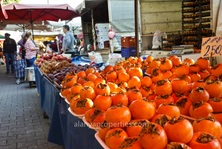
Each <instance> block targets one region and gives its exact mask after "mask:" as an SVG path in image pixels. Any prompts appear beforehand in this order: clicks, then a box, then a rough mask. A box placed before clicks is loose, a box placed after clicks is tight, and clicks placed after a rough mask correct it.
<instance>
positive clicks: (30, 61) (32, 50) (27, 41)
mask: <svg viewBox="0 0 222 149" xmlns="http://www.w3.org/2000/svg"><path fill="white" fill-rule="evenodd" d="M23 44H24V48H25V53H26V54H25V58H26V63H27V67H32V66H33V65H34V61H35V59H36V54H37V50H38V49H39V48H38V47H37V46H36V44H35V42H34V41H33V39H32V36H31V32H27V33H26V35H25V37H24V39H23Z"/></svg>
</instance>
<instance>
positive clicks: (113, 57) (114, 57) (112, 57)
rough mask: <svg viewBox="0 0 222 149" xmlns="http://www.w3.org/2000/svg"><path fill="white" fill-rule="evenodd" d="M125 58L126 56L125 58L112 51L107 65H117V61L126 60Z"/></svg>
mask: <svg viewBox="0 0 222 149" xmlns="http://www.w3.org/2000/svg"><path fill="white" fill-rule="evenodd" d="M124 60H125V58H123V57H122V56H121V54H117V53H112V54H109V59H108V61H107V62H106V64H105V65H115V64H116V63H118V62H121V61H124Z"/></svg>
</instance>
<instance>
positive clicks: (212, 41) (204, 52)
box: [201, 37, 222, 57]
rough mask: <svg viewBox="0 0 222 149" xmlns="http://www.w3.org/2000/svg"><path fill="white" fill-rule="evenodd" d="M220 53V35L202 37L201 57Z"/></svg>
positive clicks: (221, 47) (221, 49)
mask: <svg viewBox="0 0 222 149" xmlns="http://www.w3.org/2000/svg"><path fill="white" fill-rule="evenodd" d="M211 54H212V56H214V57H215V56H221V55H222V37H208V38H203V39H202V47H201V57H209V56H211Z"/></svg>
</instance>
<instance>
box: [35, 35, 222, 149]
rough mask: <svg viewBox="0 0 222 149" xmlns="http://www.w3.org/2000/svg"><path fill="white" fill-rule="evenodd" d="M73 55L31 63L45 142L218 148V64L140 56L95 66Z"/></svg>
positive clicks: (84, 146) (221, 132) (84, 147)
mask: <svg viewBox="0 0 222 149" xmlns="http://www.w3.org/2000/svg"><path fill="white" fill-rule="evenodd" d="M211 40H214V38H212V39H211ZM217 40H221V39H217ZM214 41H215V40H214ZM76 60H78V61H81V59H73V61H72V62H71V61H70V59H68V58H65V57H63V56H62V55H52V54H44V55H42V56H40V58H38V59H37V60H36V67H35V74H36V83H37V90H38V92H39V93H40V98H41V108H42V109H43V111H44V112H46V113H47V115H48V116H49V119H50V129H49V135H48V140H49V141H50V142H53V143H57V144H60V145H64V147H65V148H66V149H72V148H76V147H77V148H81V149H89V148H96V149H100V148H105V149H109V148H123V149H124V148H126V149H128V148H131V149H134V148H136V147H137V148H139V149H142V148H156V149H165V148H166V147H167V148H173V149H174V148H177V147H178V146H179V147H182V148H189V147H190V148H195V147H196V145H197V146H198V147H199V146H205V148H207V149H215V148H216V149H220V148H221V136H222V127H221V124H222V121H221V113H222V110H221V109H222V104H221V102H222V99H221V97H222V82H221V77H220V76H221V75H222V71H221V68H222V64H219V65H216V66H213V65H211V63H210V61H209V60H207V59H205V58H198V59H197V60H196V61H194V60H193V59H191V58H186V59H184V60H183V61H181V59H180V58H179V57H178V56H175V55H174V56H170V57H165V58H163V57H159V58H157V59H155V58H154V57H152V56H147V57H143V58H136V57H130V58H128V59H127V60H123V61H121V62H118V63H116V64H114V65H108V66H106V67H105V68H104V69H103V70H99V68H96V67H95V66H90V65H88V64H86V63H87V62H86V61H85V63H82V65H79V64H81V63H79V62H76ZM75 63H76V65H75ZM202 124H203V125H204V126H202ZM211 128H213V129H211ZM215 130H216V131H215ZM178 136H180V137H178ZM197 138H198V140H199V141H198V144H196V140H197ZM160 140H161V141H160ZM159 142H161V143H159Z"/></svg>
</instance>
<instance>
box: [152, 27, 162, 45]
mask: <svg viewBox="0 0 222 149" xmlns="http://www.w3.org/2000/svg"><path fill="white" fill-rule="evenodd" d="M161 36H162V33H161V31H159V30H156V32H155V33H154V35H153V46H152V49H158V48H159V47H161V40H162V39H161Z"/></svg>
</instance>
